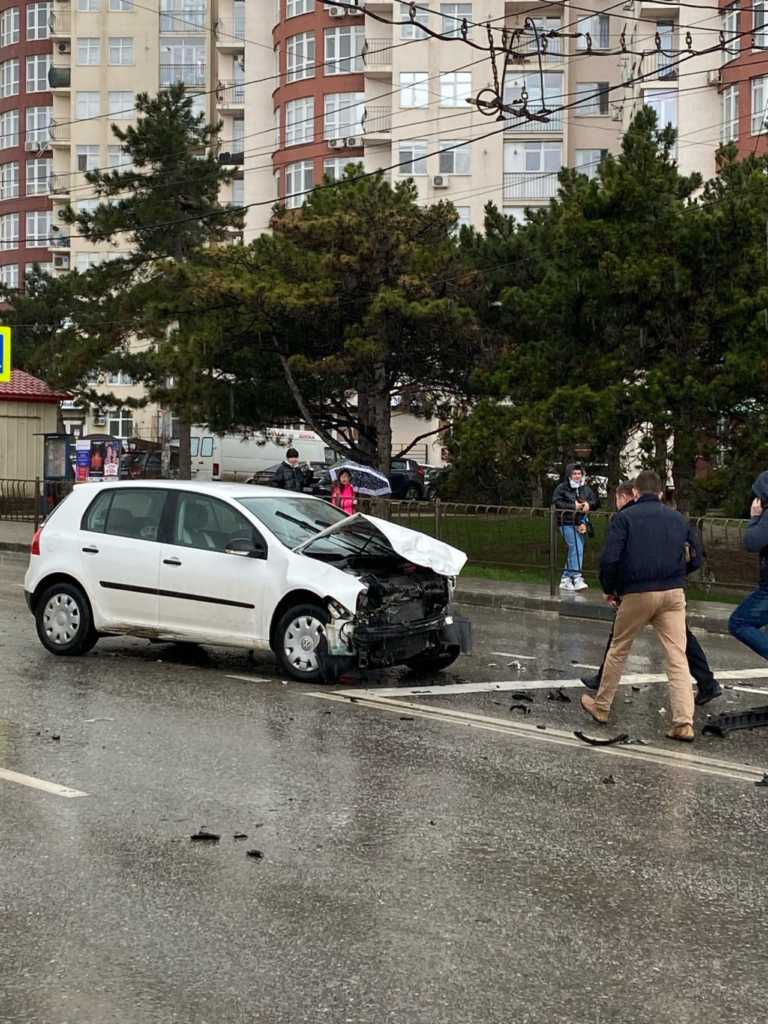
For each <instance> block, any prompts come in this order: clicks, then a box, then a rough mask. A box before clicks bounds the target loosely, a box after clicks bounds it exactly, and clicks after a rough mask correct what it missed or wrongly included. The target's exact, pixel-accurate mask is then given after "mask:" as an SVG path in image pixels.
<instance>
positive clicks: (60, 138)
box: [49, 121, 72, 146]
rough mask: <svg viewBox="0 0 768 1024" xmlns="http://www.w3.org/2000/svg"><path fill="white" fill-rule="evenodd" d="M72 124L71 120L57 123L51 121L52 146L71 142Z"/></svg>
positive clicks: (65, 144)
mask: <svg viewBox="0 0 768 1024" xmlns="http://www.w3.org/2000/svg"><path fill="white" fill-rule="evenodd" d="M71 127H72V126H71V125H70V124H69V122H67V121H64V122H62V123H61V124H57V122H56V121H51V127H50V129H49V130H50V135H51V146H68V145H69V143H70V139H71V138H72V135H71V131H70V129H71Z"/></svg>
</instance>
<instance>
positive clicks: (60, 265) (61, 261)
mask: <svg viewBox="0 0 768 1024" xmlns="http://www.w3.org/2000/svg"><path fill="white" fill-rule="evenodd" d="M53 269H54V270H69V256H68V255H66V254H65V253H54V254H53Z"/></svg>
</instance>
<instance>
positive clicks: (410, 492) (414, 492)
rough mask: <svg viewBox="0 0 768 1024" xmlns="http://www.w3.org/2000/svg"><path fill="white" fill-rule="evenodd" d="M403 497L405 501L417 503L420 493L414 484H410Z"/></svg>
mask: <svg viewBox="0 0 768 1024" xmlns="http://www.w3.org/2000/svg"><path fill="white" fill-rule="evenodd" d="M403 497H404V498H405V500H406V501H418V499H419V498H420V497H421V492H420V491H419V488H418V487H417V486H416V485H415V484H411V486H410V487H409V488H408V489H407V490H406V492H405V494H404V495H403Z"/></svg>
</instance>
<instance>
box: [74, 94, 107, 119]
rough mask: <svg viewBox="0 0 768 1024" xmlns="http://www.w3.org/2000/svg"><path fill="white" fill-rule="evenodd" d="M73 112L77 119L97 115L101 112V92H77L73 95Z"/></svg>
mask: <svg viewBox="0 0 768 1024" xmlns="http://www.w3.org/2000/svg"><path fill="white" fill-rule="evenodd" d="M75 112H76V113H75V116H76V117H77V119H78V121H82V120H83V119H85V118H88V117H98V116H99V114H100V113H101V93H100V92H78V93H77V94H76V95H75Z"/></svg>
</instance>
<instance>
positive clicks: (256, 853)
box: [245, 850, 264, 860]
mask: <svg viewBox="0 0 768 1024" xmlns="http://www.w3.org/2000/svg"><path fill="white" fill-rule="evenodd" d="M245 856H246V857H250V858H251V859H252V860H263V859H264V854H263V853H262V852H261V850H248V852H247V853H246V855H245Z"/></svg>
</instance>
